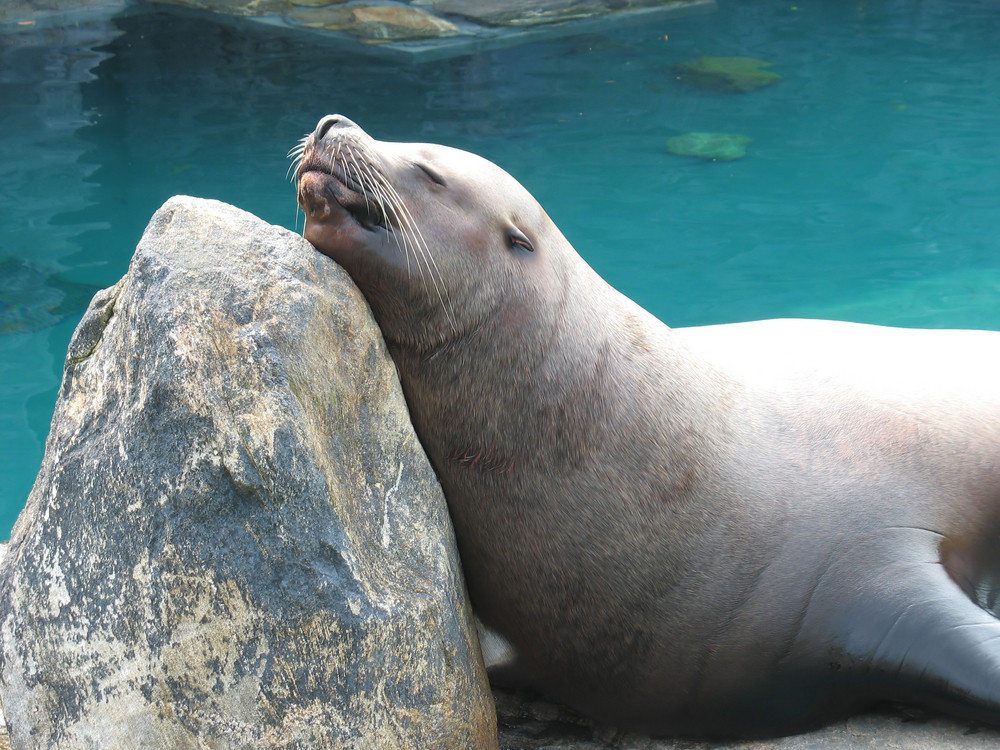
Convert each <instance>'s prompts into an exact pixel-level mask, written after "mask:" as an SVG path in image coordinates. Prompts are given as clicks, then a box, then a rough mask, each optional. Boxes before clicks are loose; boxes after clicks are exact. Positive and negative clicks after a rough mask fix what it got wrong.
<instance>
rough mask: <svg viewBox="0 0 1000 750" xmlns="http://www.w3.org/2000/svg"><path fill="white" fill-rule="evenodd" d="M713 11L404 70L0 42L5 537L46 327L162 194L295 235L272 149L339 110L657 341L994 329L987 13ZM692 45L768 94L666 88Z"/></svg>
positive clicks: (135, 47) (22, 488)
mask: <svg viewBox="0 0 1000 750" xmlns="http://www.w3.org/2000/svg"><path fill="white" fill-rule="evenodd" d="M719 6H720V7H719V11H718V12H717V13H714V14H710V15H705V16H697V17H692V18H687V19H682V20H677V21H674V22H671V23H669V24H665V25H662V26H661V25H657V24H650V25H648V26H647V27H645V28H635V29H627V30H620V31H615V32H614V33H609V34H588V35H587V36H586V37H578V38H572V39H565V40H562V41H558V42H553V43H547V44H532V45H526V46H523V47H518V48H514V49H508V50H502V51H498V52H493V53H488V54H482V55H477V56H473V57H467V58H459V59H454V60H450V61H441V62H435V63H429V64H426V65H421V66H419V67H408V66H401V65H398V64H394V63H391V62H384V61H380V60H377V59H371V58H364V57H361V56H358V55H356V54H353V53H348V52H344V51H339V50H337V49H335V48H332V47H330V46H328V45H326V44H324V43H323V42H321V41H319V40H317V39H315V38H314V37H311V36H310V37H300V36H291V35H288V34H287V33H286V32H282V31H279V30H271V29H267V28H260V27H255V26H228V25H226V24H225V23H223V22H221V21H220V20H218V19H217V18H215V17H208V18H203V17H192V16H190V15H184V14H179V13H175V12H172V11H171V12H166V11H162V10H156V11H150V12H139V13H133V14H132V15H128V16H122V17H119V18H116V19H114V20H113V21H109V22H106V23H92V24H86V25H80V26H76V27H73V28H71V29H63V30H50V31H33V32H30V33H18V34H14V35H9V36H0V102H2V106H0V127H2V135H3V137H2V138H0V198H2V205H3V207H4V213H3V214H2V215H0V273H2V274H4V275H5V278H4V281H3V282H0V295H3V297H2V302H0V320H7V321H11V320H13V321H20V322H19V323H16V326H20V328H19V329H18V330H17V331H11V330H10V329H11V326H8V329H7V330H8V333H6V334H2V335H0V536H3V535H4V534H5V532H4V531H3V527H4V526H6V527H9V525H10V523H12V522H13V519H14V517H15V515H16V513H17V512H18V510H19V509H20V507H21V505H22V504H23V502H24V498H25V497H26V495H27V492H28V490H29V488H30V485H31V482H32V480H33V478H34V474H35V472H36V471H37V467H38V465H39V464H40V461H41V451H42V441H43V439H44V435H45V434H46V431H47V426H48V420H49V418H50V416H51V413H52V404H53V402H54V399H55V390H56V388H57V386H58V378H59V372H60V369H61V363H62V359H63V357H64V354H65V350H66V344H67V342H68V339H69V336H70V334H71V331H72V327H73V324H74V323H75V316H73V317H70V318H67V319H66V320H63V321H61V322H58V321H57V318H58V317H60V316H61V315H63V314H65V313H67V312H68V310H69V308H71V307H78V306H79V303H80V302H81V301H82V297H85V296H86V294H87V290H88V289H89V288H92V287H95V286H108V285H110V284H112V283H114V282H115V281H117V280H118V278H120V276H121V275H122V274H123V273H124V272H125V270H126V268H127V264H128V260H129V257H130V255H131V252H132V249H133V248H134V247H135V244H136V242H137V241H138V239H139V236H140V235H141V232H142V229H143V227H144V226H145V223H146V221H147V220H148V218H149V217H150V216H151V215H152V213H153V212H154V211H155V210H156V209H157V208H158V207H159V206H160V205H161V204H162V203H163V201H164V200H166V199H167V198H168V197H170V196H171V195H174V194H178V193H186V194H193V195H198V196H201V197H206V198H217V199H220V200H224V201H227V202H229V203H233V204H235V205H238V206H240V207H241V208H244V209H246V210H249V211H252V212H254V213H256V214H258V215H259V216H261V217H262V218H264V219H265V220H267V221H270V222H272V223H276V224H282V225H284V226H287V227H290V228H291V227H294V226H295V222H296V209H295V205H294V191H293V189H292V187H291V185H290V184H289V183H288V182H287V180H286V170H287V167H288V162H287V160H286V157H285V155H286V153H287V151H288V149H289V148H290V147H291V146H293V145H294V144H295V142H296V141H297V140H298V139H299V138H300V137H301V135H302V134H303V133H305V132H307V131H309V130H311V129H312V127H313V125H314V124H315V122H316V121H317V120H318V119H319V118H320V117H321V116H322V115H324V114H327V113H329V112H342V113H344V114H346V115H348V116H349V117H351V118H353V119H355V120H356V121H357V122H359V123H360V124H361V125H362V126H363V127H365V129H366V130H368V131H369V132H370V133H372V134H373V135H374V136H375V137H377V138H381V139H386V140H428V141H436V142H440V143H446V144H449V145H452V146H457V147H459V148H465V149H468V150H471V151H475V152H477V153H480V154H482V155H484V156H486V157H487V158H490V159H492V160H494V161H496V162H498V163H499V164H500V165H501V166H503V167H505V168H506V169H508V171H510V172H512V173H513V174H514V175H515V177H517V178H518V179H519V180H521V181H522V182H523V183H524V184H525V185H526V186H527V187H528V188H529V189H530V190H531V191H532V192H533V193H534V194H535V195H536V196H537V197H538V198H539V200H540V201H541V202H542V204H543V205H544V206H545V208H546V209H547V210H548V212H549V213H550V215H552V217H553V218H554V219H555V221H556V223H557V224H559V226H560V227H561V228H562V229H563V231H564V232H565V233H566V235H567V236H568V237H569V239H570V241H571V242H573V244H574V245H575V246H576V247H577V249H578V250H580V252H581V253H582V254H583V255H584V256H585V258H586V259H587V260H588V262H590V263H591V264H592V265H593V266H594V267H595V268H596V269H597V270H598V271H599V272H600V273H601V274H602V275H604V276H605V277H606V278H607V279H608V280H609V281H610V282H611V283H612V284H613V285H615V286H616V287H618V288H619V289H622V290H623V291H624V292H625V293H626V294H628V295H629V296H631V297H633V298H634V299H636V300H637V301H638V302H639V303H640V304H642V305H644V306H645V307H647V308H649V309H650V310H651V311H652V312H654V313H655V314H656V315H658V316H659V317H660V318H662V319H663V320H664V321H666V322H668V323H669V324H672V325H693V324H703V323H714V322H723V321H732V320H741V319H743V320H745V319H752V318H765V317H780V316H814V317H835V318H846V319H852V320H864V321H868V322H875V323H885V324H894V325H923V326H937V327H943V326H954V327H986V328H1000V305H998V304H997V302H998V294H1000V239H998V237H1000V235H998V233H997V231H996V227H997V226H998V225H1000V197H998V196H1000V167H998V165H1000V138H998V137H997V123H998V122H1000V97H998V96H997V95H996V92H997V91H1000V53H998V50H1000V6H997V5H996V4H995V3H993V2H988V1H987V0H921V1H920V2H915V1H914V0H866V1H865V2H863V3H788V2H783V1H781V0H760V2H754V3H738V2H721V0H720V3H719ZM137 7H139V8H140V9H141V8H142V7H143V6H137ZM145 7H146V8H147V10H148V8H155V7H157V6H145ZM705 56H709V57H727V56H728V57H733V56H735V57H746V58H753V59H755V60H760V61H764V62H766V63H768V65H767V66H766V69H768V70H772V71H774V73H776V74H777V75H780V76H781V80H780V81H776V82H774V83H772V84H770V85H767V86H765V87H763V88H759V89H757V90H753V91H749V92H747V93H734V92H731V91H714V90H705V89H701V88H698V87H695V86H692V85H689V84H687V83H685V82H684V81H679V80H677V74H676V72H675V66H676V65H677V64H678V63H682V62H684V61H686V60H693V59H697V58H700V57H705ZM685 133H715V134H717V133H726V134H739V135H740V136H743V137H745V138H747V139H752V140H751V141H746V142H747V143H749V146H748V147H747V153H746V156H745V157H743V158H739V159H737V160H735V161H730V162H722V161H715V162H713V161H710V160H705V159H696V158H692V157H690V156H678V155H674V154H672V153H670V152H669V147H668V142H669V141H670V139H671V138H673V137H676V136H681V135H683V134H685ZM18 279H20V280H19V281H18ZM74 285H85V287H81V286H74ZM4 305H6V306H7V307H4ZM10 305H17V306H19V307H16V308H11V307H10ZM12 309H13V312H11V310H12ZM4 311H6V312H4ZM32 311H34V312H32ZM48 323H54V325H49V326H48V327H42V326H43V325H46V324H48ZM16 326H15V327H16ZM29 328H30V329H35V330H32V331H29V330H28V329H29Z"/></svg>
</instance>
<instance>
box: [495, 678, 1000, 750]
mask: <svg viewBox="0 0 1000 750" xmlns="http://www.w3.org/2000/svg"><path fill="white" fill-rule="evenodd" d="M494 694H495V696H496V704H497V713H498V714H499V724H500V750H993V749H994V748H996V747H998V746H1000V730H997V729H993V728H987V727H980V726H976V725H973V724H970V723H962V722H957V721H953V720H951V719H947V718H943V717H940V716H934V715H931V714H928V713H926V712H923V711H919V710H916V709H909V708H901V709H892V708H886V709H885V710H883V711H880V712H874V713H866V714H860V715H858V716H852V717H850V718H847V719H843V720H840V721H835V722H832V723H831V724H829V725H828V726H825V727H823V728H821V729H817V730H816V731H814V732H808V733H806V734H798V735H794V736H791V737H778V738H773V739H763V740H749V741H745V742H735V741H728V742H697V741H692V740H676V739H651V738H649V737H643V736H641V735H636V734H626V733H622V732H617V731H615V730H614V729H611V728H609V727H600V726H596V725H594V724H593V723H591V722H589V721H587V720H586V719H583V718H581V717H580V716H578V715H577V714H575V713H573V712H572V711H570V710H568V709H565V708H561V707H559V706H556V705H554V704H552V703H548V702H546V701H544V700H539V699H538V698H537V697H536V696H531V695H527V694H523V693H513V692H506V691H500V690H498V691H495V693H494Z"/></svg>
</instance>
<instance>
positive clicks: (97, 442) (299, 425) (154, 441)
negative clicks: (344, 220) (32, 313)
mask: <svg viewBox="0 0 1000 750" xmlns="http://www.w3.org/2000/svg"><path fill="white" fill-rule="evenodd" d="M0 638H2V644H0V698H2V703H3V708H4V713H5V714H6V718H7V723H8V726H9V728H10V732H11V739H12V742H13V746H14V747H15V748H36V747H37V748H41V747H59V748H60V749H61V750H72V749H74V748H102V749H103V750H113V749H114V748H128V749H129V750H137V749H139V748H164V749H166V748H170V749H171V750H178V749H180V748H207V747H210V748H218V749H222V748H399V749H400V750H402V749H406V750H412V749H415V748H419V749H420V750H430V749H432V748H461V750H467V749H468V748H495V747H496V742H497V740H496V725H495V715H494V711H493V703H492V699H491V696H490V694H489V689H488V685H487V682H486V678H485V674H484V672H483V669H482V664H481V659H480V654H479V649H478V642H477V639H476V636H475V630H474V626H473V622H472V618H471V615H470V610H469V607H468V604H467V601H466V598H465V589H464V584H463V582H462V579H461V575H460V571H459V565H458V557H457V553H456V550H455V545H454V541H453V536H452V531H451V525H450V521H449V519H448V516H447V511H446V507H445V502H444V498H443V496H442V494H441V490H440V487H439V485H438V483H437V480H436V479H435V476H434V474H433V471H432V470H431V467H430V465H429V463H428V461H427V459H426V457H425V456H424V454H423V451H422V449H421V448H420V446H419V443H418V442H417V439H416V437H415V435H414V433H413V430H412V428H411V426H410V423H409V418H408V416H407V411H406V407H405V403H404V401H403V396H402V392H401V390H400V388H399V385H398V382H397V380H396V376H395V370H394V367H393V365H392V362H391V360H390V359H389V357H388V354H387V352H386V349H385V346H384V344H383V342H382V339H381V336H380V335H379V332H378V328H377V327H376V325H375V322H374V320H373V319H372V317H371V315H370V313H369V311H368V307H367V305H366V304H365V302H364V300H363V298H362V297H361V294H360V293H359V292H358V291H357V289H356V288H355V286H354V285H353V283H352V282H351V281H350V279H349V278H348V277H347V275H346V274H345V273H344V272H343V271H342V270H341V269H340V268H339V267H338V266H337V265H336V264H334V263H333V262H332V261H330V260H329V259H327V258H326V257H324V256H322V255H320V254H319V253H317V252H316V251H315V250H314V249H313V248H312V247H311V246H310V245H309V244H308V243H307V242H306V241H305V240H303V239H302V238H301V237H299V236H298V235H295V234H293V233H291V232H288V231H286V230H284V229H281V228H278V227H274V226H270V225H268V224H265V223H263V222H262V221H260V220H259V219H257V218H256V217H253V216H251V215H250V214H247V213H245V212H242V211H239V210H238V209H235V208H233V207H231V206H227V205H225V204H221V203H217V202H214V201H204V200H197V199H193V198H182V197H179V198H173V199H171V200H170V201H168V202H167V203H166V204H165V205H164V206H163V208H161V209H160V210H159V211H158V212H157V213H156V215H155V216H154V217H153V219H152V221H151V222H150V224H149V227H148V228H147V230H146V232H145V234H144V236H143V238H142V241H141V242H140V243H139V246H138V248H137V249H136V252H135V256H134V257H133V260H132V264H131V266H130V268H129V271H128V273H127V275H126V276H125V277H124V278H123V279H122V280H121V281H120V282H119V283H118V284H116V285H115V286H114V287H112V288H110V289H107V290H104V291H103V292H100V293H99V294H98V295H97V296H96V297H95V298H94V300H93V302H92V303H91V305H90V307H89V309H88V311H87V313H86V314H85V316H84V318H83V320H82V322H81V323H80V325H79V327H78V329H77V331H76V333H75V335H74V337H73V340H72V342H71V344H70V348H69V353H68V355H67V358H66V365H65V372H64V376H63V383H62V388H61V390H60V393H59V399H58V403H57V405H56V410H55V416H54V418H53V422H52V430H51V434H50V436H49V439H48V443H47V446H46V452H45V458H44V461H43V464H42V467H41V471H40V473H39V475H38V479H37V480H36V482H35V486H34V489H33V490H32V493H31V496H30V497H29V499H28V504H27V507H26V508H25V510H24V512H23V513H22V514H21V517H20V519H19V520H18V522H17V525H16V526H15V529H14V532H13V535H12V539H11V544H10V549H9V554H8V555H7V558H6V560H5V561H4V563H3V564H2V567H0Z"/></svg>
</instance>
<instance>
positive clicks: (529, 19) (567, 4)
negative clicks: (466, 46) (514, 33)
mask: <svg viewBox="0 0 1000 750" xmlns="http://www.w3.org/2000/svg"><path fill="white" fill-rule="evenodd" d="M434 10H436V11H438V12H439V13H450V14H452V15H456V16H462V17H464V18H468V19H470V20H472V21H476V22H477V23H483V24H487V25H489V26H536V25H538V24H543V23H557V22H560V21H572V20H575V19H579V18H593V17H594V16H600V15H604V14H605V13H609V12H610V11H611V8H610V7H608V4H607V3H606V2H605V0H434Z"/></svg>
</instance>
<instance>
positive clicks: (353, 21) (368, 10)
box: [288, 5, 459, 41]
mask: <svg viewBox="0 0 1000 750" xmlns="http://www.w3.org/2000/svg"><path fill="white" fill-rule="evenodd" d="M288 17H289V19H291V20H292V21H293V22H295V23H298V24H300V25H302V26H308V27H310V28H315V29H327V30H329V31H347V32H349V33H351V34H354V35H355V36H357V37H359V38H361V39H366V40H373V41H403V40H408V39H434V38H439V37H448V36H454V35H456V34H458V33H459V30H458V27H457V26H456V25H455V24H453V23H452V22H451V21H446V20H445V19H443V18H439V17H438V16H435V15H434V14H433V13H428V12H427V11H425V10H423V9H421V8H409V7H406V6H400V5H347V6H338V5H329V6H326V7H318V8H309V9H300V10H295V11H293V12H291V13H289V14H288Z"/></svg>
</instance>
